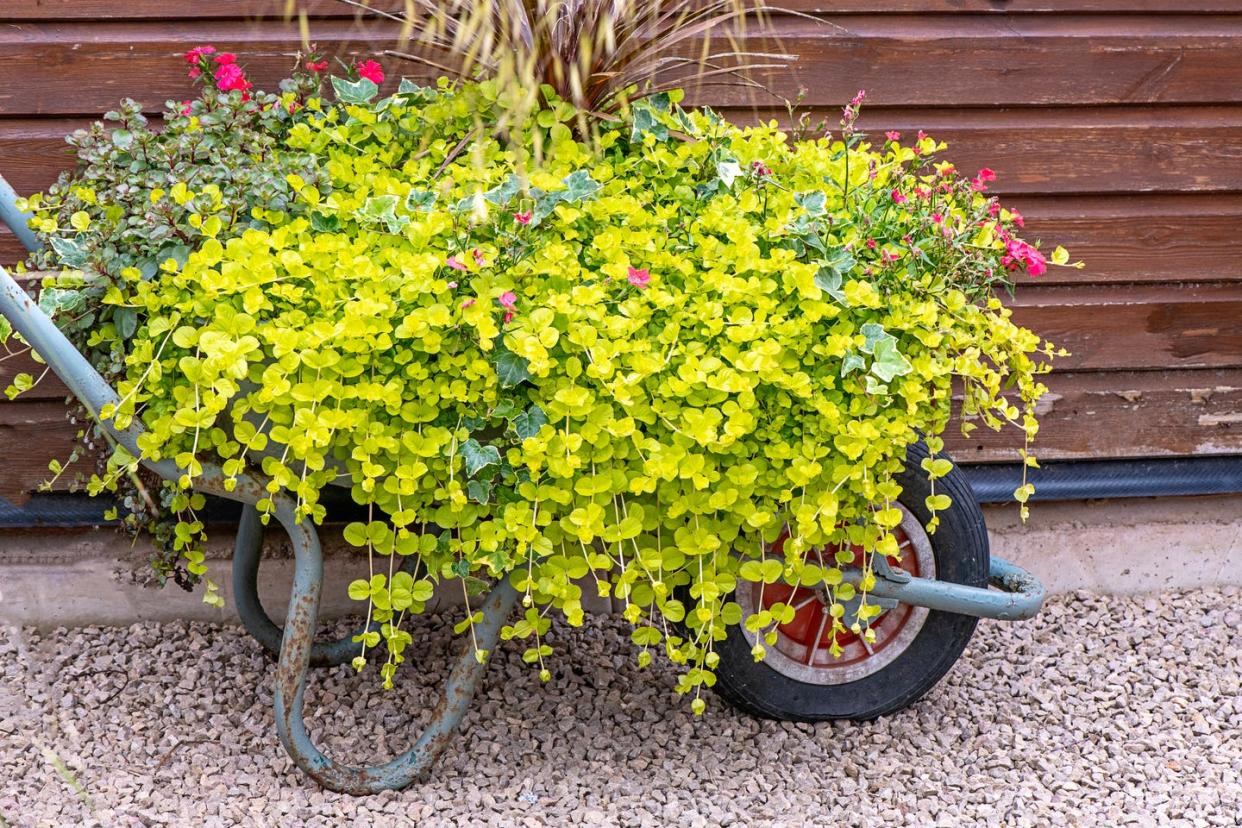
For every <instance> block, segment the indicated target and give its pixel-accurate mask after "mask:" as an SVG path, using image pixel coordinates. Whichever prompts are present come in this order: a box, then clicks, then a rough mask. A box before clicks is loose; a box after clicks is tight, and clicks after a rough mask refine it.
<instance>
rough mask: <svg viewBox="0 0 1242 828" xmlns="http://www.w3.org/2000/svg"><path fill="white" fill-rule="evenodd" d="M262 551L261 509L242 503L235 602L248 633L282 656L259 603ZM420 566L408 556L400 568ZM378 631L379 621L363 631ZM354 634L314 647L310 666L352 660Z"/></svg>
mask: <svg viewBox="0 0 1242 828" xmlns="http://www.w3.org/2000/svg"><path fill="white" fill-rule="evenodd" d="M262 550H263V523H262V522H261V521H260V520H259V510H258V509H256V508H255V507H254V506H252V505H251V504H249V503H246V504H243V505H242V515H241V522H240V523H239V524H238V526H237V542H236V544H235V545H234V547H233V601H234V603H236V605H237V615H238V616H239V617H240V618H241V622H242V624H243V626H245V628H246V631H247V632H249V633H250V634H251V635H252V636H254V638H255V640H256V641H258V642H259V643H260V644H262V645H263V648H264V649H265V650H267V651H268V652H269V653H271V654H272V655H273V656H276V655H279V654H280V637H281V630H280V627H278V626H276V624H275V622H273V621H272V619H271V616H269V615H268V614H267V611H266V610H264V609H263V604H262V603H260V601H259V583H258V579H259V561H260V557H261V554H262ZM417 563H418V559H417V558H416V557H414V556H413V555H411V556H408V557H406V558H404V559H402V561H401V569H402V571H407V572H408V571H410V570H411V569H412V568H413V567H414V566H417ZM379 628H380V625H379V622H372V623H371V625H370V627H364V628H363V629H362V630H360V632H361V631H365V630H367V629H370V630H375V631H377V632H378V631H379ZM354 635H356V633H354V634H350V635H347V636H345V637H344V638H342V639H340V640H338V641H322V642H317V643H315V644H314V645H312V646H311V656H310V666H312V667H335V666H336V665H338V664H344V663H346V662H347V661H349V660H350V659H352V658H353V657H354V656H355V655H357V654H358V652H359V650H360V645H359V644H357V643H355V642H354V640H353V637H354Z"/></svg>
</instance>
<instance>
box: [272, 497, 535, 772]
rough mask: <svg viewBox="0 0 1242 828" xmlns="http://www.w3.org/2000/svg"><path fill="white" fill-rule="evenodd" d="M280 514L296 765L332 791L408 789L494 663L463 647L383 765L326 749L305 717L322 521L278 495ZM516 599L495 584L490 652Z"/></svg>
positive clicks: (283, 650)
mask: <svg viewBox="0 0 1242 828" xmlns="http://www.w3.org/2000/svg"><path fill="white" fill-rule="evenodd" d="M276 517H277V519H278V520H279V521H280V522H281V524H282V525H283V526H284V527H285V530H286V531H288V533H289V537H290V539H291V540H292V541H293V550H294V555H295V563H294V571H293V590H292V594H291V595H290V599H289V615H288V618H287V619H286V620H285V634H284V638H283V640H282V641H281V646H280V664H279V667H278V669H277V672H276V732H277V733H278V735H279V736H280V741H281V743H282V744H283V745H284V746H285V750H286V751H288V753H289V756H290V758H292V759H293V762H294V764H296V765H297V766H298V767H299V768H301V769H302V770H303V771H305V772H306V773H307V774H308V775H309V776H311V777H312V778H313V779H314V780H315V781H317V782H318V783H319V784H321V785H323V786H324V787H325V788H329V789H330V790H334V791H338V792H340V793H349V794H366V793H376V792H378V791H383V790H390V789H396V788H403V787H405V786H406V785H409V784H410V783H411V782H413V781H415V780H416V779H422V778H425V777H426V776H427V774H428V773H429V772H430V770H431V766H432V765H433V764H434V763H435V761H436V759H437V758H438V757H439V756H440V754H441V753H443V752H444V749H445V748H446V747H448V745H449V742H450V741H451V740H452V736H453V731H454V729H455V728H456V727H457V725H458V723H460V722H461V719H462V717H463V716H464V715H465V713H466V709H467V708H468V707H469V705H470V701H471V700H472V699H473V698H474V694H475V692H476V691H477V690H478V688H479V684H480V683H481V681H482V678H483V674H484V672H485V671H486V669H487V660H486V659H484V660H483V661H482V662H480V661H479V660H478V659H476V658H475V654H474V650H473V648H472V647H470V646H467V647H466V649H465V651H464V652H463V653H462V655H461V657H460V659H459V660H458V662H457V664H456V666H454V668H453V671H452V673H451V674H450V675H449V678H448V681H447V683H446V684H445V688H444V698H442V699H441V700H440V703H439V705H437V707H436V709H435V712H434V713H433V715H432V718H431V723H430V724H429V725H428V726H427V729H426V730H424V731H423V733H422V735H421V736H419V737H418V740H417V741H416V742H415V743H414V746H413V747H411V748H410V749H409V750H408V751H406V752H405V753H403V754H401V755H400V756H398V757H396V758H395V759H392V760H391V761H389V762H387V763H385V764H383V765H374V766H349V765H343V764H340V763H338V762H335V761H333V760H332V759H329V758H328V757H327V756H324V755H323V753H321V752H320V751H319V749H318V748H316V747H315V745H314V743H313V742H312V741H311V739H310V735H309V734H308V733H307V732H306V723H305V721H304V720H303V718H302V702H303V695H304V694H305V692H306V671H307V667H308V666H309V665H310V657H311V642H312V639H313V636H314V632H315V624H316V620H317V618H318V615H319V598H320V592H321V591H322V588H323V553H322V550H321V549H320V546H319V537H318V535H317V534H316V533H315V528H314V526H312V525H311V524H310V523H308V522H306V521H302V522H298V521H297V520H295V519H294V514H293V509H292V507H291V505H290V504H289V503H288V502H287V501H284V502H281V501H278V506H277V510H276ZM516 603H517V590H515V589H514V588H513V586H512V585H511V584H510V583H509V581H508V580H507V579H502V580H501V581H500V582H498V583H497V584H496V586H495V587H493V588H492V591H491V592H490V593H489V594H488V596H487V599H486V600H485V601H484V603H483V607H482V610H483V621H482V622H481V623H480V624H478V625H476V626H475V636H476V638H477V640H478V646H479V648H480V649H484V650H488V651H491V650H492V649H493V648H494V647H495V646H496V643H497V642H498V641H499V640H500V628H501V626H502V625H503V624H504V623H505V621H507V620H508V618H509V615H510V613H511V612H512V611H513V607H514V605H515V604H516Z"/></svg>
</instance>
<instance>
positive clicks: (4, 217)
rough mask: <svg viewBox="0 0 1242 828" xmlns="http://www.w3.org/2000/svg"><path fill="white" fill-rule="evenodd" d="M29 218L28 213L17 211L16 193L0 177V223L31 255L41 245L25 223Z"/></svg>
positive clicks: (0, 176) (1, 176)
mask: <svg viewBox="0 0 1242 828" xmlns="http://www.w3.org/2000/svg"><path fill="white" fill-rule="evenodd" d="M30 217H31V214H30V213H24V212H22V211H21V210H18V209H17V193H15V192H14V191H13V188H12V187H10V186H9V182H7V181H5V180H4V176H3V175H0V221H2V222H4V223H5V225H7V226H8V228H9V229H10V230H12V231H13V235H15V236H17V240H18V241H19V242H21V243H22V246H23V247H25V248H26V249H27V250H29V251H30V252H31V253H33V252H34V251H36V250H39V249H41V248H42V247H43V245H42V244H40V243H39V240H38V239H37V238H35V234H34V231H33V230H31V229H30V225H29V224H28V223H27V222H29V221H30Z"/></svg>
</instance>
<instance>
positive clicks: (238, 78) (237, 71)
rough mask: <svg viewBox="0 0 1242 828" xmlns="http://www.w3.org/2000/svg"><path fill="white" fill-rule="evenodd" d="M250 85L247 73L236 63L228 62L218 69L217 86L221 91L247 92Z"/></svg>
mask: <svg viewBox="0 0 1242 828" xmlns="http://www.w3.org/2000/svg"><path fill="white" fill-rule="evenodd" d="M250 86H251V83H250V81H248V80H246V74H245V73H244V72H242V70H241V67H240V66H238V65H237V64H236V63H226V64H224V65H223V66H221V67H220V68H219V69H217V70H216V88H217V89H219V90H220V91H221V92H233V91H240V92H245V91H246V90H247V89H249V88H250Z"/></svg>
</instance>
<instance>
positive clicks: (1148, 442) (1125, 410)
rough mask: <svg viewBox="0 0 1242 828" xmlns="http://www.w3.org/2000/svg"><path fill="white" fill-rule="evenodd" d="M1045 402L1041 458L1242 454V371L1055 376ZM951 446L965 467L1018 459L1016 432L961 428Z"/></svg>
mask: <svg viewBox="0 0 1242 828" xmlns="http://www.w3.org/2000/svg"><path fill="white" fill-rule="evenodd" d="M1047 385H1048V388H1049V392H1050V393H1049V395H1048V396H1047V397H1045V399H1044V400H1043V401H1042V403H1041V404H1040V412H1041V415H1040V431H1039V436H1038V438H1037V439H1036V441H1035V445H1034V450H1035V453H1036V455H1037V456H1038V457H1039V458H1041V459H1043V460H1092V459H1103V458H1127V457H1169V456H1179V455H1182V456H1188V455H1204V454H1238V453H1242V371H1238V370H1223V371H1213V370H1208V371H1167V372H1160V373H1152V372H1134V373H1107V374H1100V373H1080V374H1063V375H1054V376H1052V377H1050V378H1049V379H1048V381H1047ZM945 445H946V447H947V449H948V451H949V452H950V454H952V455H953V457H954V459H956V460H957V461H958V462H962V463H992V462H1016V461H1017V460H1018V457H1017V452H1016V451H1015V447H1021V435H1020V434H1018V433H1017V432H1016V430H1012V429H1010V430H1006V431H1002V432H999V433H997V432H993V431H990V430H988V429H987V428H984V427H980V428H978V429H976V430H975V431H974V432H972V433H971V435H970V436H969V437H962V436H961V435H960V434H959V433H958V432H957V430H956V428H952V429H950V432H946V434H945Z"/></svg>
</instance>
